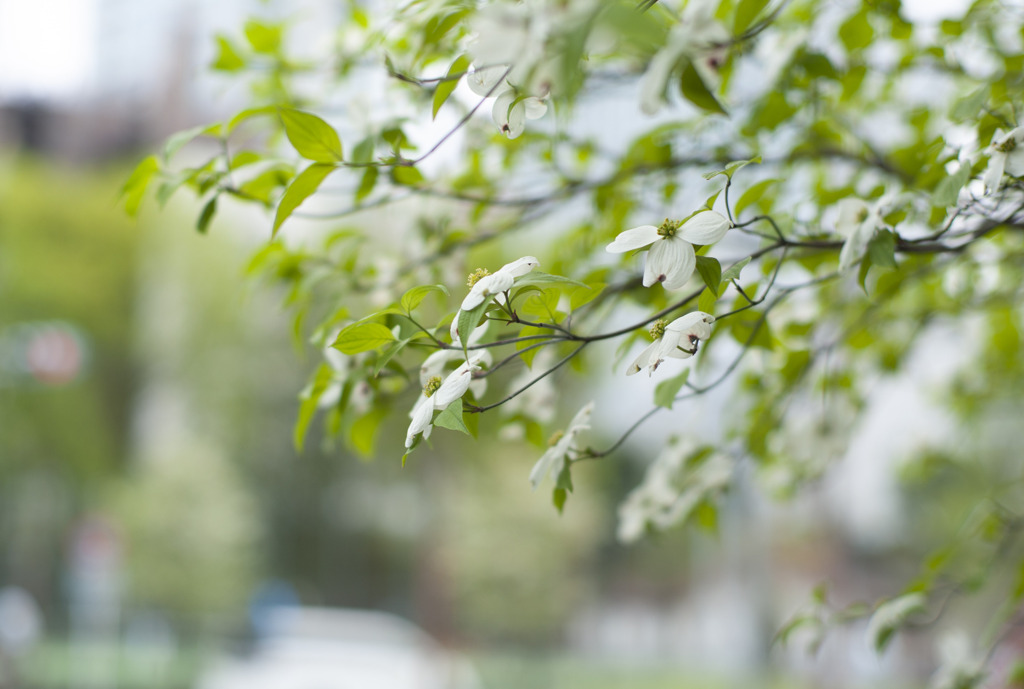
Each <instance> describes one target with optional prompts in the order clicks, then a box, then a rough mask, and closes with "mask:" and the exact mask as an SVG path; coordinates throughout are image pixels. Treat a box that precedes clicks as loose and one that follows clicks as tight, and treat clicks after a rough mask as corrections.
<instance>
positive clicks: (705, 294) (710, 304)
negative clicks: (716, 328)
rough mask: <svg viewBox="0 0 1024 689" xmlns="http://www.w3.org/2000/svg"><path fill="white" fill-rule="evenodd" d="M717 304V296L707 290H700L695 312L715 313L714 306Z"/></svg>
mask: <svg viewBox="0 0 1024 689" xmlns="http://www.w3.org/2000/svg"><path fill="white" fill-rule="evenodd" d="M717 302H718V295H716V294H715V293H714V292H712V291H711V290H709V289H705V290H701V293H700V298H698V299H697V310H698V311H703V312H704V313H710V314H714V313H715V310H714V309H715V304H716V303H717Z"/></svg>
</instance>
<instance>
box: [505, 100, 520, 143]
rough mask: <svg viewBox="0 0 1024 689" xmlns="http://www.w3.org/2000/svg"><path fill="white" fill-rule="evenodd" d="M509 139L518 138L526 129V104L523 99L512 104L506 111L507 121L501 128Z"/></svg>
mask: <svg viewBox="0 0 1024 689" xmlns="http://www.w3.org/2000/svg"><path fill="white" fill-rule="evenodd" d="M501 131H503V132H504V133H505V136H507V137H508V138H510V139H518V138H519V137H520V136H522V134H523V132H524V131H526V106H525V105H524V104H523V101H519V102H518V103H516V104H515V105H513V106H512V107H511V108H510V109H509V111H508V123H507V124H506V125H505V126H503V127H502V128H501Z"/></svg>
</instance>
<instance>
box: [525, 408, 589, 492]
mask: <svg viewBox="0 0 1024 689" xmlns="http://www.w3.org/2000/svg"><path fill="white" fill-rule="evenodd" d="M593 411H594V403H593V402H587V403H586V404H585V405H583V408H582V409H580V410H579V411H578V412H576V416H574V417H573V419H572V421H570V422H569V427H568V428H566V429H565V433H564V434H563V435H562V436H561V437H560V438H558V439H557V440H555V442H554V443H552V444H551V447H549V448H548V449H547V451H546V452H545V453H544V454H543V455H541V458H540V459H538V460H537V463H536V464H534V465H533V469H532V470H531V471H530V483H531V484H532V485H533V487H534V488H535V489H536V488H537V486H538V485H540V482H541V481H543V480H544V477H545V476H547V475H548V474H549V473H550V474H552V475H553V476H554V477H555V479H556V480H557V478H558V475H559V474H560V473H562V469H564V468H565V461H566V458H567V457H568V455H569V453H570V452H573V451H575V450H577V449H578V448H577V447H576V436H577V435H579V433H580V431H585V430H587V429H588V428H590V414H591V413H592V412H593Z"/></svg>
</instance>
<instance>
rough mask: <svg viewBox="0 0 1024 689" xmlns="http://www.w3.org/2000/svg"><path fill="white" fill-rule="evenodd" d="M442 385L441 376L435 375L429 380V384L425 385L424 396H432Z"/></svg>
mask: <svg viewBox="0 0 1024 689" xmlns="http://www.w3.org/2000/svg"><path fill="white" fill-rule="evenodd" d="M439 387H441V376H434V377H433V378H431V379H430V380H428V381H427V384H426V385H424V386H423V396H424V397H430V396H431V395H433V394H434V393H435V392H437V389H438V388H439Z"/></svg>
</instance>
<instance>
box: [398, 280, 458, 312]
mask: <svg viewBox="0 0 1024 689" xmlns="http://www.w3.org/2000/svg"><path fill="white" fill-rule="evenodd" d="M431 292H440V293H441V294H443V295H445V296H446V297H447V296H450V293H449V292H448V288H447V287H445V286H444V285H420V286H419V287H413V288H412V289H410V290H409V291H407V292H406V293H405V294H403V295H402V299H401V301H400V302H399V304H400V306H401V307H402V308H403V309H405V312H406V313H412V311H413V310H414V309H415V308H416V307H417V306H419V305H420V304H421V303H423V300H424V299H426V298H427V295H428V294H430V293H431Z"/></svg>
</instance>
